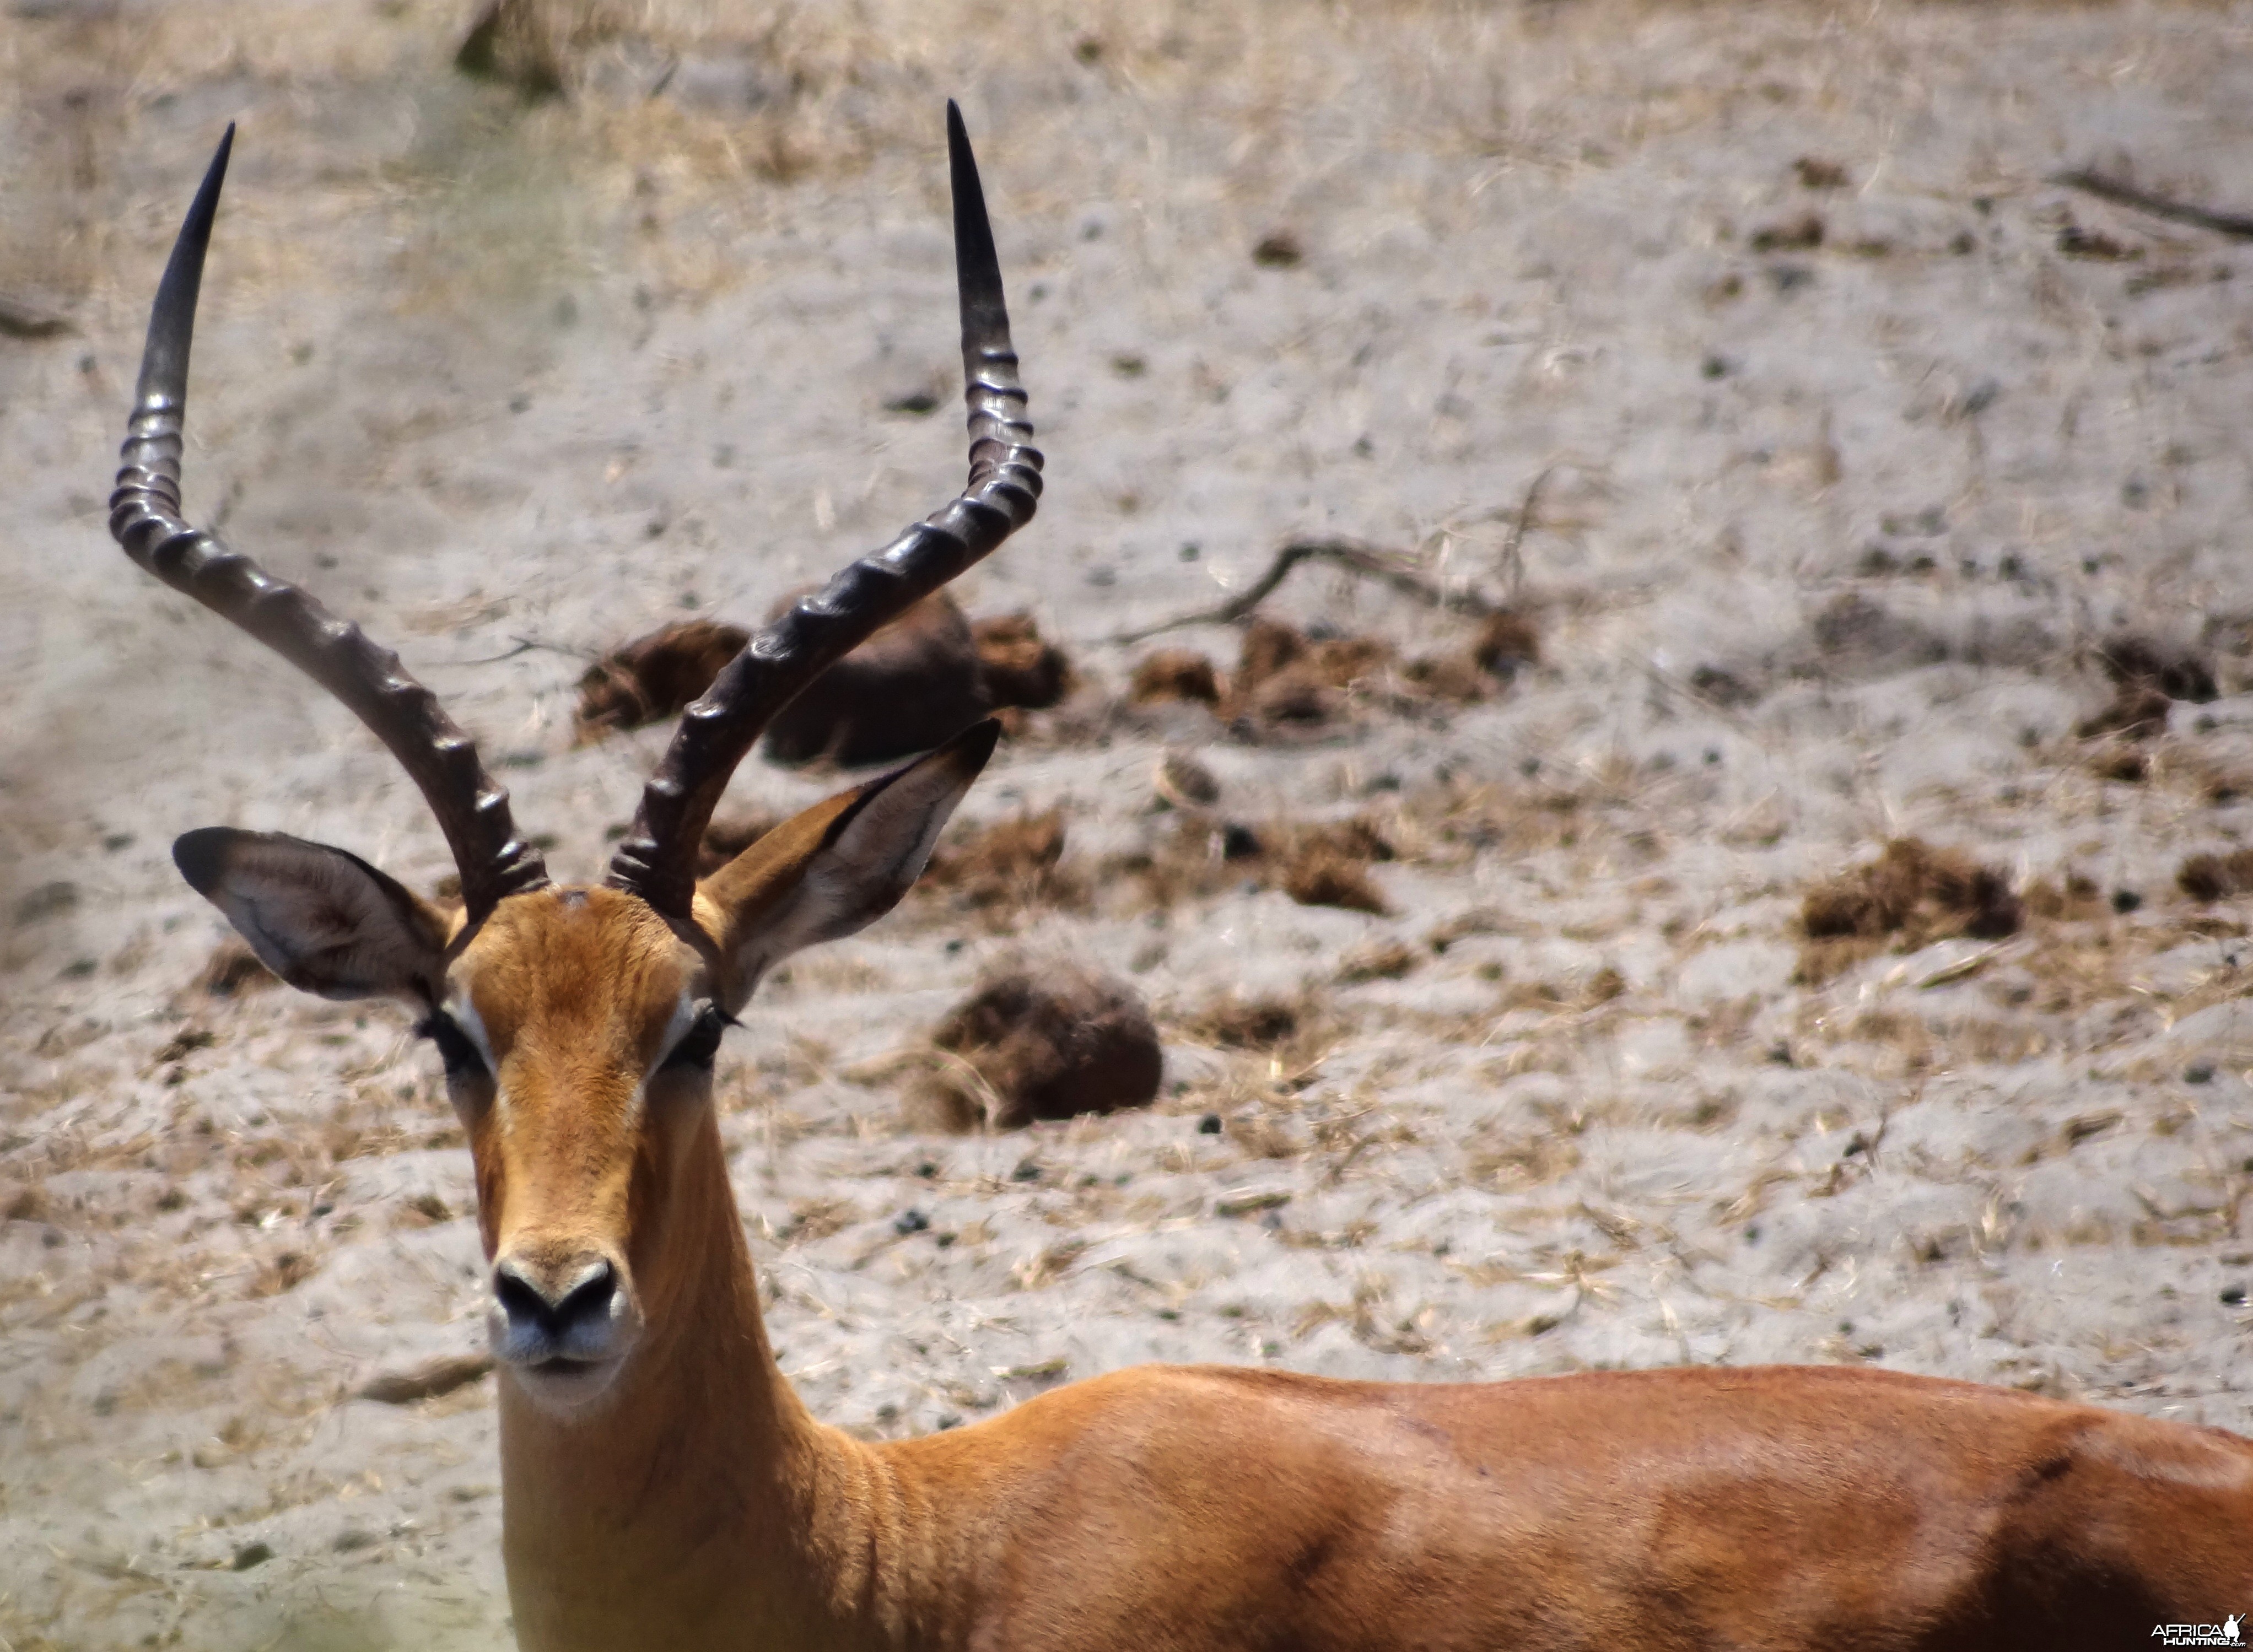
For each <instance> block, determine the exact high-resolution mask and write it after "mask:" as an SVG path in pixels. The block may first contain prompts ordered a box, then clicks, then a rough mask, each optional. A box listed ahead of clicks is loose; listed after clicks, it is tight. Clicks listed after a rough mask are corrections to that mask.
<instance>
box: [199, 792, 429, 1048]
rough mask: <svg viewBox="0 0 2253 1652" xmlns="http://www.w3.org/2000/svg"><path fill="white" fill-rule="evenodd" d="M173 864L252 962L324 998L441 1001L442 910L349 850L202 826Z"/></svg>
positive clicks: (423, 1002)
mask: <svg viewBox="0 0 2253 1652" xmlns="http://www.w3.org/2000/svg"><path fill="white" fill-rule="evenodd" d="M172 864H173V865H175V866H177V867H178V868H180V875H181V876H182V877H185V879H187V881H188V882H190V883H191V884H192V885H193V886H194V888H195V891H196V893H197V894H199V895H200V896H203V897H204V898H205V899H206V900H207V901H209V902H210V903H212V904H213V906H215V907H217V908H219V910H220V911H222V912H224V913H226V914H227V922H228V923H230V924H234V927H235V931H236V932H237V933H238V934H240V935H241V937H242V938H243V939H244V940H246V941H248V942H249V943H250V950H251V951H254V952H255V953H257V954H258V957H259V960H260V961H261V962H262V963H263V964H264V965H266V967H267V968H269V969H270V970H272V971H273V972H275V973H276V975H279V976H280V977H281V978H282V979H283V980H285V981H287V982H289V985H290V986H296V987H299V988H302V989H303V990H304V991H305V992H308V993H318V994H319V995H320V996H321V997H323V998H405V999H409V1000H414V1001H415V1002H418V1003H422V1004H435V1003H436V1002H437V1000H438V984H439V981H440V979H442V978H443V975H444V974H445V969H446V964H445V955H446V937H447V932H448V931H449V930H450V928H451V922H450V919H449V918H448V917H447V916H446V915H445V914H444V913H443V912H441V911H440V910H438V909H437V908H436V907H435V906H432V905H431V904H430V903H429V902H427V901H425V900H422V898H421V897H420V896H416V895H415V894H414V893H413V892H412V891H410V890H408V889H407V888H406V887H405V886H404V885H402V884H401V883H400V882H398V880H396V879H395V878H390V877H387V876H385V875H383V874H382V873H380V872H379V871H377V870H376V869H375V868H373V867H372V866H370V865H369V864H368V863H367V862H366V861H363V860H361V859H360V858H359V856H358V855H356V854H345V852H344V851H343V850H342V849H332V848H331V847H329V846H328V845H326V844H325V843H308V842H306V841H305V840H303V838H292V837H284V836H283V835H282V833H278V832H237V831H234V830H233V829H231V828H229V827H227V826H206V827H205V828H204V829H203V830H202V831H199V832H191V833H187V834H186V835H185V837H182V838H180V839H179V840H177V841H176V842H175V843H174V844H173V845H172Z"/></svg>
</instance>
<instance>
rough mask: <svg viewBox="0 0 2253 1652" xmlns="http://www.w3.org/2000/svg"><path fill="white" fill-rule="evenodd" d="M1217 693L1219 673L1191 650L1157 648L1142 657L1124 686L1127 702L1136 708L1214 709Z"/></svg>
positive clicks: (1219, 698)
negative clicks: (1178, 704) (1175, 704)
mask: <svg viewBox="0 0 2253 1652" xmlns="http://www.w3.org/2000/svg"><path fill="white" fill-rule="evenodd" d="M1221 693H1222V685H1221V680H1220V673H1218V672H1217V671H1216V670H1214V669H1213V664H1212V661H1210V660H1209V659H1206V658H1205V657H1204V656H1203V654H1200V653H1198V652H1196V650H1195V649H1191V648H1161V649H1158V650H1157V651H1156V652H1153V653H1148V654H1145V655H1143V656H1142V658H1141V659H1140V660H1139V661H1137V662H1136V664H1135V666H1134V674H1133V677H1132V678H1131V679H1129V680H1128V682H1127V685H1126V699H1127V702H1128V703H1129V704H1130V705H1136V706H1155V705H1161V704H1163V703H1165V702H1166V701H1174V700H1178V701H1186V702H1188V703H1189V704H1190V705H1196V706H1217V705H1219V704H1220V701H1221Z"/></svg>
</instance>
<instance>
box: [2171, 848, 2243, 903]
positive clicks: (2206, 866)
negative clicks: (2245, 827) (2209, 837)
mask: <svg viewBox="0 0 2253 1652" xmlns="http://www.w3.org/2000/svg"><path fill="white" fill-rule="evenodd" d="M2175 886H2176V887H2177V888H2178V889H2180V890H2182V892H2183V893H2184V894H2185V895H2187V896H2190V898H2191V899H2192V900H2194V901H2200V902H2206V901H2221V900H2226V899H2228V898H2229V896H2233V895H2243V894H2245V893H2246V892H2247V891H2249V890H2253V849H2234V850H2232V851H2231V852H2230V853H2229V854H2194V855H2189V856H2187V857H2185V859H2184V861H2183V863H2182V864H2181V865H2180V866H2179V867H2177V868H2175Z"/></svg>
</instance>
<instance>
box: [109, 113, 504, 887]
mask: <svg viewBox="0 0 2253 1652" xmlns="http://www.w3.org/2000/svg"><path fill="white" fill-rule="evenodd" d="M233 149H234V126H233V125H232V124H230V125H229V126H228V127H227V136H225V137H223V138H221V139H220V145H219V152H218V153H217V154H216V155H214V156H213V157H212V164H211V167H210V170H209V171H206V173H205V174H204V181H203V185H202V187H201V188H199V189H198V190H197V191H196V199H195V201H194V203H193V204H192V206H190V207H189V208H188V216H187V220H186V221H185V223H183V224H182V225H181V226H180V234H179V239H178V240H176V241H174V242H173V244H172V256H171V261H170V262H168V263H167V264H166V265H165V266H164V281H163V282H161V283H160V284H159V285H158V287H157V302H156V304H155V306H154V308H153V309H152V310H150V316H149V338H148V344H147V347H146V348H145V349H144V351H143V354H142V358H141V380H140V383H139V385H138V387H136V390H135V391H134V396H133V413H132V417H131V419H130V421H129V422H128V424H127V426H126V436H125V446H124V448H123V450H122V452H121V453H120V455H119V463H120V465H121V467H122V468H120V470H119V471H118V472H117V488H116V491H115V492H113V493H112V494H111V495H110V496H109V531H110V533H111V534H112V535H113V536H115V539H116V540H117V542H118V543H119V544H120V545H122V546H123V547H125V554H127V555H128V556H129V557H131V558H132V559H133V560H134V561H136V562H137V563H139V564H140V565H141V566H142V567H143V568H145V569H147V570H148V571H149V572H150V573H151V574H154V575H156V576H157V578H158V579H160V580H162V581H164V583H165V584H167V585H170V586H171V588H172V589H174V590H177V591H183V592H185V593H186V594H187V595H188V596H192V597H194V598H195V599H196V601H198V602H199V603H202V604H203V605H204V606H205V607H206V608H208V609H210V610H212V611H213V613H216V614H219V615H220V616H221V617H224V618H227V619H229V620H232V621H234V624H237V625H240V626H241V627H242V629H243V630H245V631H248V632H249V633H250V634H251V635H252V636H253V637H255V638H257V639H258V640H259V641H260V642H262V643H264V644H265V645H267V646H268V647H269V648H271V649H272V650H274V652H276V653H278V654H280V655H281V656H282V658H283V659H287V660H288V661H289V663H290V664H291V665H293V666H296V667H297V668H298V669H299V670H301V671H303V672H304V673H305V674H306V675H308V676H310V678H312V679H313V680H314V681H316V682H317V683H319V684H320V685H321V687H324V688H325V689H327V690H328V691H329V692H330V693H331V694H334V695H335V696H336V697H337V698H338V700H341V701H344V703H345V705H346V706H348V707H350V708H352V714H354V715H355V716H357V717H358V718H359V720H360V721H362V722H364V723H366V725H367V726H368V728H370V729H371V730H373V733H374V735H375V736H376V738H377V739H379V740H380V741H382V742H383V743H384V744H385V745H387V746H388V747H389V748H390V749H391V754H392V756H394V757H397V758H398V759H399V762H400V764H401V767H403V768H404V769H405V770H407V772H408V776H409V777H411V778H412V779H413V780H414V782H415V784H416V785H417V786H418V787H420V788H421V789H422V795H423V797H424V798H426V799H428V800H429V805H430V811H431V812H432V813H433V814H435V815H436V817H437V819H438V829H439V830H440V831H442V832H443V833H445V834H446V841H447V843H448V844H449V845H450V846H451V847H452V849H453V851H454V864H455V865H456V866H457V868H460V871H461V876H462V899H463V902H464V904H465V905H466V906H467V907H468V909H469V919H470V921H471V923H472V924H474V923H476V922H477V921H478V919H479V918H481V917H484V916H485V914H486V913H487V912H489V911H491V910H492V907H493V905H494V903H497V902H499V901H500V900H501V899H502V898H504V897H505V896H511V895H519V894H522V893H524V892H525V891H527V890H530V889H540V888H542V887H543V886H545V885H546V883H547V882H548V868H546V867H545V866H544V865H543V864H542V863H541V858H540V853H539V851H538V850H536V849H534V847H532V846H531V845H530V844H528V843H527V842H525V841H524V840H522V839H521V838H520V837H518V836H517V833H516V827H515V824H514V822H513V820H512V819H510V816H509V808H508V793H507V791H505V790H504V789H503V788H501V787H500V786H499V785H497V784H494V782H493V780H492V777H491V776H490V775H488V774H486V773H485V767H484V765H483V764H482V763H479V762H478V751H477V747H476V745H475V743H474V742H471V739H470V737H469V736H468V735H465V734H464V733H463V732H462V731H461V729H460V728H457V727H456V726H455V724H454V721H453V720H452V719H451V718H450V717H448V716H447V715H446V714H445V712H444V711H443V709H442V708H440V706H439V704H438V701H437V697H436V695H434V694H431V692H430V691H429V689H428V688H425V687H423V686H422V684H421V683H418V682H416V681H415V680H414V678H412V677H410V676H408V674H407V673H406V672H405V671H403V670H402V669H401V666H400V664H399V656H398V655H397V654H395V653H393V652H391V651H390V650H389V649H387V648H383V647H380V646H378V645H376V644H375V643H374V642H373V641H371V640H370V639H369V638H368V637H367V636H366V633H364V632H363V631H361V630H360V629H359V626H357V625H355V624H352V623H351V622H349V621H347V620H342V619H338V617H336V616H335V615H333V614H331V613H330V612H329V611H328V610H327V609H325V608H324V607H322V606H321V604H320V603H318V602H317V601H315V600H314V598H313V597H312V596H310V595H308V594H307V593H306V592H305V591H303V590H302V589H299V588H298V587H296V586H295V585H292V584H290V583H289V582H288V581H286V580H280V579H276V578H275V577H274V576H273V575H271V574H269V573H268V572H266V570H265V569H263V568H261V567H259V566H258V564H257V563H256V562H254V561H251V560H250V558H248V557H247V556H245V555H243V554H241V552H239V551H234V550H230V549H228V548H227V546H226V545H224V544H222V543H221V542H220V540H218V539H217V538H216V537H215V536H213V534H211V533H207V532H206V531H205V530H204V529H202V528H199V527H195V526H191V525H190V524H189V523H188V521H187V520H186V519H185V518H184V517H183V516H182V515H181V514H180V455H181V451H182V443H181V431H182V429H183V428H184V425H185V418H186V412H187V399H188V353H189V350H190V347H191V345H192V343H193V341H194V338H195V325H196V298H197V295H198V293H199V290H200V289H201V288H202V286H203V274H204V254H205V253H206V250H207V249H208V248H209V247H210V245H211V232H212V220H213V219H214V218H215V217H216V216H217V215H218V213H219V196H220V185H221V184H222V183H224V182H225V181H226V178H227V157H228V155H229V153H230V152H231V151H232V150H233Z"/></svg>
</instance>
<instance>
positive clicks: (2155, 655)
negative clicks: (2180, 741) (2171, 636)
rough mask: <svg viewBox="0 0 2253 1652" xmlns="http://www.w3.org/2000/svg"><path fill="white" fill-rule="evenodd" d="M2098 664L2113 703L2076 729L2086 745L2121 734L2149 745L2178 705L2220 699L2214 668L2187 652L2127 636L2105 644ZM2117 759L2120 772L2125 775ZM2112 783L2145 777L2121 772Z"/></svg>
mask: <svg viewBox="0 0 2253 1652" xmlns="http://www.w3.org/2000/svg"><path fill="white" fill-rule="evenodd" d="M2096 659H2097V663H2098V664H2099V665H2100V666H2103V668H2104V674H2105V675H2106V676H2107V677H2108V678H2110V680H2111V682H2112V701H2111V703H2110V705H2108V706H2106V707H2105V708H2104V709H2103V710H2102V711H2100V712H2098V713H2097V714H2096V715H2095V716H2093V717H2089V718H2086V719H2084V720H2083V721H2082V722H2081V723H2080V724H2079V725H2078V726H2077V727H2076V728H2075V730H2074V732H2075V733H2076V734H2077V735H2080V736H2081V737H2082V739H2083V740H2098V739H2103V738H2105V737H2107V736H2109V735H2120V736H2121V737H2122V738H2124V739H2126V740H2150V739H2154V738H2156V737H2158V736H2159V735H2163V734H2165V733H2166V728H2167V708H2168V707H2169V706H2170V705H2171V704H2172V703H2173V701H2178V700H2185V701H2193V702H2194V703H2198V704H2203V703H2204V702H2206V701H2210V700H2212V699H2213V698H2214V697H2215V681H2214V667H2213V666H2211V665H2210V664H2208V662H2207V660H2206V659H2204V658H2203V657H2202V656H2201V655H2199V654H2196V653H2194V652H2190V651H2189V650H2187V649H2176V648H2169V647H2167V646H2166V645H2163V644H2160V643H2158V642H2155V641H2154V640H2152V638H2148V637H2142V636H2138V635H2135V634H2133V633H2124V634H2123V635H2121V636H2117V637H2114V638H2110V639H2109V640H2108V641H2106V642H2105V643H2103V644H2102V645H2100V646H2099V647H2098V648H2097V651H2096ZM2127 766H2128V764H2127V763H2126V762H2125V760H2124V759H2120V758H2116V759H2115V760H2114V767H2115V769H2116V770H2125V769H2126V768H2127ZM2107 778H2111V779H2138V780H2140V779H2141V778H2143V776H2142V774H2141V773H2140V772H2138V773H2135V774H2128V773H2125V772H2116V773H2112V774H2110V775H2108V776H2107Z"/></svg>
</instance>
